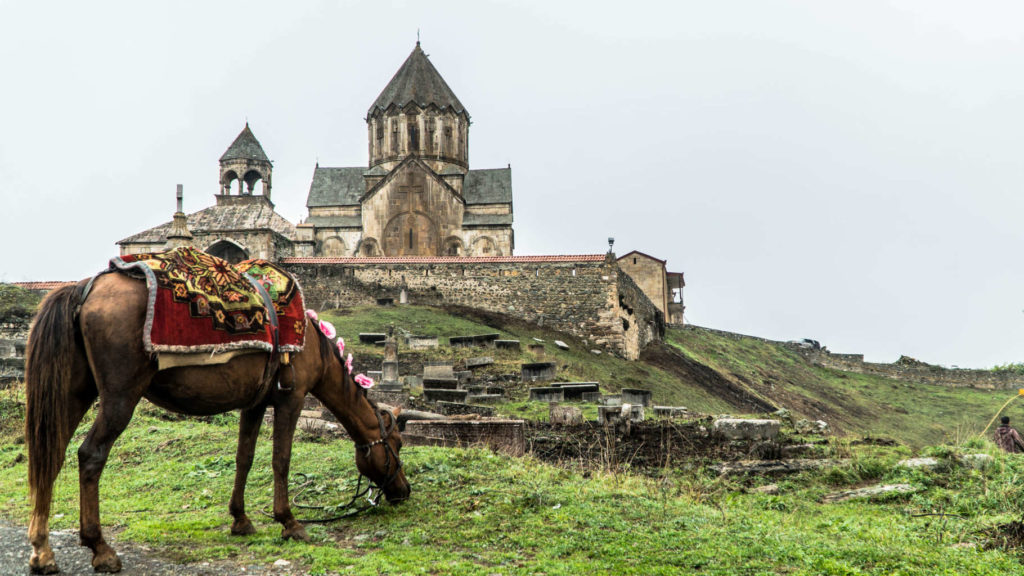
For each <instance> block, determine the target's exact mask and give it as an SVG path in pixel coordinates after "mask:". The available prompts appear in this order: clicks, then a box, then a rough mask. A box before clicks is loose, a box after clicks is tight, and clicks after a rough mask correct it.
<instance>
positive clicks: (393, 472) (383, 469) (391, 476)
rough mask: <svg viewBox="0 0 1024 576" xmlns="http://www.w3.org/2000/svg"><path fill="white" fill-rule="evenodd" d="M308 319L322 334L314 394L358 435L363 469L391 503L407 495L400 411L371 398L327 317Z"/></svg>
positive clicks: (358, 457)
mask: <svg viewBox="0 0 1024 576" xmlns="http://www.w3.org/2000/svg"><path fill="white" fill-rule="evenodd" d="M309 318H310V320H309V329H310V330H314V331H315V333H316V334H317V335H318V337H319V347H320V358H321V359H322V361H323V364H322V375H321V383H320V384H319V385H317V387H315V388H314V389H313V394H314V395H316V396H317V398H319V399H320V401H321V402H323V403H324V404H325V405H326V406H327V408H328V409H329V410H331V412H333V413H334V415H335V416H336V417H337V418H338V421H339V422H341V423H342V425H343V426H344V427H345V429H346V430H347V431H348V433H349V436H351V437H352V438H353V439H354V440H355V442H356V467H357V468H358V469H359V473H360V474H362V475H363V476H366V477H367V478H369V479H370V482H372V483H373V484H374V485H375V486H376V487H377V488H378V489H379V490H380V491H381V492H383V494H384V495H385V496H387V499H388V501H389V502H392V503H394V502H401V501H402V500H405V499H407V498H408V497H409V493H410V492H411V489H410V487H409V481H408V480H406V479H405V473H404V472H403V471H402V460H401V458H399V456H398V453H399V451H401V449H402V434H401V433H400V432H399V431H398V413H399V412H400V411H401V410H400V409H398V408H395V409H394V411H392V410H389V409H386V408H381V407H378V406H377V404H375V403H374V402H372V401H371V400H370V399H369V398H367V396H366V390H364V389H363V388H361V387H360V386H359V384H356V382H355V380H354V379H353V375H352V355H351V354H349V355H348V356H349V357H348V359H347V360H346V359H344V358H342V354H343V352H344V342H343V341H341V340H340V339H339V340H338V341H337V342H335V341H334V336H335V329H334V327H333V326H331V325H330V324H329V323H327V322H316V321H314V320H315V319H316V316H315V313H314V314H311V315H310V316H309ZM325 330H326V333H325Z"/></svg>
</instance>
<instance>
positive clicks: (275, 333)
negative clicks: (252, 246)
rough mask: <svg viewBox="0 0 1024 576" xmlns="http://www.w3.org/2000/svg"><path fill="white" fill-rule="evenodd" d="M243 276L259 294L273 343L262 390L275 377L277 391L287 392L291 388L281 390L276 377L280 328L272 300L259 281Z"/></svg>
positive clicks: (279, 356) (279, 363) (279, 358)
mask: <svg viewBox="0 0 1024 576" xmlns="http://www.w3.org/2000/svg"><path fill="white" fill-rule="evenodd" d="M243 276H245V279H246V280H248V281H249V283H250V284H252V286H253V288H255V289H256V291H257V292H259V293H260V298H262V299H263V305H264V307H265V308H266V309H267V320H269V321H270V340H271V342H272V343H273V348H271V351H270V356H269V357H268V358H267V368H266V370H265V371H264V374H263V389H264V390H266V389H268V388H269V387H270V383H271V382H272V381H273V380H274V378H275V376H276V377H277V378H278V381H277V387H278V389H280V390H282V391H284V392H288V391H290V390H291V388H287V389H285V388H283V387H282V386H281V381H280V376H279V375H278V368H279V367H280V366H281V354H280V352H281V351H280V349H279V348H278V343H279V342H280V327H279V326H278V319H277V310H276V309H275V308H274V299H273V298H271V297H270V293H269V292H267V289H266V288H265V287H264V286H263V284H262V283H261V282H260V281H259V280H257V279H255V278H253V277H252V276H250V275H249V274H243ZM261 396H262V394H261Z"/></svg>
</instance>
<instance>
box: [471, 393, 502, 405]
mask: <svg viewBox="0 0 1024 576" xmlns="http://www.w3.org/2000/svg"><path fill="white" fill-rule="evenodd" d="M504 401H505V397H504V396H502V395H501V394H470V395H469V396H466V402H468V403H470V404H498V403H500V402H504Z"/></svg>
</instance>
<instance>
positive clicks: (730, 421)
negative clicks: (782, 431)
mask: <svg viewBox="0 0 1024 576" xmlns="http://www.w3.org/2000/svg"><path fill="white" fill-rule="evenodd" d="M714 429H715V432H717V433H719V434H721V435H722V437H724V438H726V439H728V440H774V439H775V437H776V436H778V435H779V421H778V420H759V419H742V418H721V419H719V420H715V423H714Z"/></svg>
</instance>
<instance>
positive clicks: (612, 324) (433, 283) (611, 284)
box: [283, 259, 664, 359]
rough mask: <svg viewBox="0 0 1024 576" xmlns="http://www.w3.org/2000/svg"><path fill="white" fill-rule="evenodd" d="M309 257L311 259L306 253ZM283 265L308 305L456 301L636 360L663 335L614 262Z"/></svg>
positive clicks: (656, 316) (656, 315)
mask: <svg viewBox="0 0 1024 576" xmlns="http://www.w3.org/2000/svg"><path fill="white" fill-rule="evenodd" d="M313 260H315V259H313ZM354 260H355V259H341V260H339V261H337V262H333V263H332V262H330V261H319V262H311V261H306V260H304V259H290V260H288V259H286V260H284V261H283V264H284V265H285V267H286V268H288V269H289V270H290V271H292V272H294V273H295V274H296V276H297V277H298V278H299V281H300V282H301V283H302V287H303V291H304V293H305V296H306V300H307V302H308V304H307V305H308V306H310V307H315V308H338V307H344V306H350V305H355V304H370V303H373V302H375V301H376V300H377V299H378V298H393V299H394V301H395V302H398V301H399V298H400V294H401V292H402V291H403V290H405V292H406V295H407V299H408V302H409V303H412V304H426V305H444V304H452V305H460V306H467V307H470V308H477V309H481V310H486V311H490V312H497V313H501V314H506V315H511V316H516V317H519V318H522V319H524V320H527V321H529V322H533V323H536V324H539V325H542V326H548V327H550V328H553V329H555V330H559V331H563V332H568V333H570V334H574V335H576V336H578V337H580V338H585V339H588V340H589V341H590V342H591V344H592V345H593V346H595V347H597V348H602V347H603V348H606V349H609V350H612V351H615V352H617V353H619V354H621V355H622V356H624V357H626V358H629V359H636V358H637V357H638V356H639V354H640V350H641V349H642V348H643V347H644V346H646V345H647V344H648V343H650V342H651V341H653V340H658V339H660V338H661V336H662V335H663V333H664V316H663V315H661V313H660V311H658V310H657V308H656V307H655V306H654V305H653V304H652V303H651V302H650V300H649V299H648V298H647V297H646V296H645V295H644V294H643V292H642V291H641V290H640V289H639V288H637V287H636V284H635V283H634V282H633V281H632V280H631V279H630V278H629V277H628V276H627V275H626V274H623V273H621V272H620V271H619V269H618V266H616V265H615V264H614V261H612V262H609V261H607V260H593V259H590V260H578V261H571V260H565V259H563V260H559V261H539V262H535V261H526V262H524V261H517V260H515V259H495V260H494V261H484V262H480V261H476V262H465V261H463V262H460V261H458V260H452V261H444V262H438V261H435V262H422V261H419V262H416V261H414V262H401V261H396V262H388V263H379V262H366V263H360V262H358V261H354Z"/></svg>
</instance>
